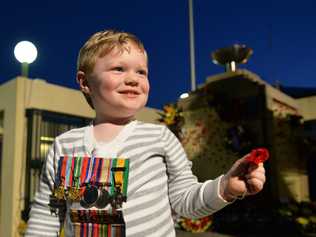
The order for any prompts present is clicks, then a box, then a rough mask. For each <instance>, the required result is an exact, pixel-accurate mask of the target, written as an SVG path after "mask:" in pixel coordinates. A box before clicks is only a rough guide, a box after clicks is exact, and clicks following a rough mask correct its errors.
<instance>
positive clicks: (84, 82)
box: [76, 71, 90, 94]
mask: <svg viewBox="0 0 316 237" xmlns="http://www.w3.org/2000/svg"><path fill="white" fill-rule="evenodd" d="M76 80H77V83H78V84H79V87H80V90H81V91H82V92H83V93H84V94H90V88H89V85H88V78H87V76H86V74H85V73H84V72H83V71H78V72H77V76H76Z"/></svg>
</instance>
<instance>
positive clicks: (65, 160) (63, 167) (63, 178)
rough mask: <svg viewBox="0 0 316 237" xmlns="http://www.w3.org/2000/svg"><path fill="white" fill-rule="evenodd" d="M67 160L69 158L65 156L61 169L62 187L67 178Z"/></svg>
mask: <svg viewBox="0 0 316 237" xmlns="http://www.w3.org/2000/svg"><path fill="white" fill-rule="evenodd" d="M67 160H68V157H67V156H65V157H63V161H62V162H63V164H62V168H61V174H60V186H64V182H65V176H66V168H67V163H68V162H67Z"/></svg>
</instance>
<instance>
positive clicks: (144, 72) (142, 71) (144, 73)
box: [137, 70, 147, 76]
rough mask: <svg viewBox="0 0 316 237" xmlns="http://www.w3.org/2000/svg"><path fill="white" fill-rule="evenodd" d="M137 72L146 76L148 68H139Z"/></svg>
mask: <svg viewBox="0 0 316 237" xmlns="http://www.w3.org/2000/svg"><path fill="white" fill-rule="evenodd" d="M137 73H139V74H141V75H144V76H146V75H147V71H146V70H138V71H137Z"/></svg>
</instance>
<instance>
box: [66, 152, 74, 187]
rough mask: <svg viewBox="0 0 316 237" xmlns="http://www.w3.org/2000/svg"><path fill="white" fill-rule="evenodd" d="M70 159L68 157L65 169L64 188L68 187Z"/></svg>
mask: <svg viewBox="0 0 316 237" xmlns="http://www.w3.org/2000/svg"><path fill="white" fill-rule="evenodd" d="M72 160H73V159H72V157H68V162H67V168H66V180H65V188H67V185H69V178H70V173H71V172H70V171H71V166H72Z"/></svg>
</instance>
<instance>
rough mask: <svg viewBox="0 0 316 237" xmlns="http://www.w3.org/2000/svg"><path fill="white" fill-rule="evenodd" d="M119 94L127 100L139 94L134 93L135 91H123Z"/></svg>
mask: <svg viewBox="0 0 316 237" xmlns="http://www.w3.org/2000/svg"><path fill="white" fill-rule="evenodd" d="M119 93H120V94H123V95H126V96H127V97H129V98H135V97H136V96H138V95H139V94H140V93H139V92H138V91H135V90H125V91H120V92H119Z"/></svg>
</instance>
